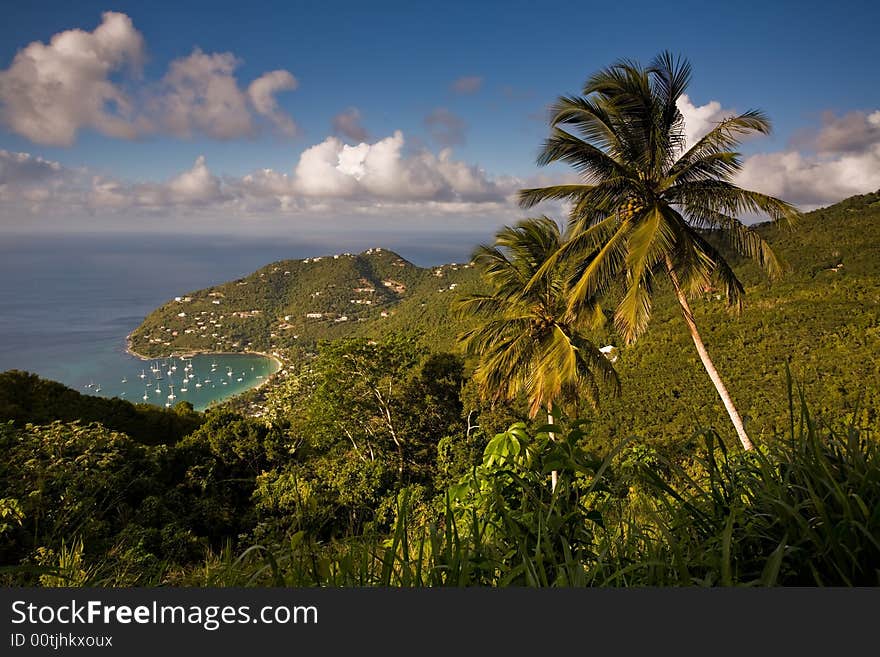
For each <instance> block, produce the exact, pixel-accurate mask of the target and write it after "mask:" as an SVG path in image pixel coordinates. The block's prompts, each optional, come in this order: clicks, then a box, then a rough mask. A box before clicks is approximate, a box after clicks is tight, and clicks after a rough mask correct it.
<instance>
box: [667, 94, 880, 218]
mask: <svg viewBox="0 0 880 657" xmlns="http://www.w3.org/2000/svg"><path fill="white" fill-rule="evenodd" d="M678 109H679V111H681V113H682V115H684V119H685V134H686V137H687V145H688V146H690V145H692V144H693V143H694V142H695V141H696V140H697V139H699V138H700V137H702V136H703V135H704V134H706V133H707V132H708V131H709V130H711V129H712V127H714V126H715V124H717V123H718V122H719V121H721V120H723V119H724V118H726V117H729V116H732V115H733V114H734V112H733V111H732V110H729V109H725V108H723V107H722V105H721V103H720V102H718V101H716V100H713V101H710V102H708V103H706V104H704V105H694V103H693V102H692V101H691V99H690V98H689V97H688V96H687V95H683V96H681V98H679V100H678ZM736 183H737V184H738V185H740V186H742V187H745V188H747V189H752V190H755V191H758V192H762V193H764V194H770V195H772V196H776V197H779V198H782V199H784V200H786V201H789V202H790V203H794V204H795V205H797V206H798V207H799V208H801V209H802V210H810V209H813V208H816V207H820V206H823V205H829V204H831V203H835V202H837V201H840V200H841V199H844V198H846V197H848V196H852V195H854V194H864V193H866V192H872V191H875V190H877V189H878V188H880V110H874V111H871V112H849V113H848V114H845V115H843V116H837V115H835V114H834V113H831V112H828V113H825V114H824V115H823V117H822V125H821V126H820V127H819V128H817V129H811V130H808V131H804V132H802V133H801V134H799V135H798V136H797V138H796V139H795V140H794V143H793V144H792V146H791V147H789V148H787V149H786V150H784V151H776V152H770V153H758V154H755V155H751V156H749V157H746V158H745V159H744V161H743V168H742V171H741V172H740V173H739V174H738V175H737V176H736Z"/></svg>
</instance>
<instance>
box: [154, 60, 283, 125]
mask: <svg viewBox="0 0 880 657" xmlns="http://www.w3.org/2000/svg"><path fill="white" fill-rule="evenodd" d="M239 64H240V61H239V60H238V59H237V58H236V57H235V55H233V54H232V53H228V52H226V53H213V54H207V53H204V52H202V51H201V50H200V49H198V48H196V49H195V50H194V51H193V52H192V54H191V55H189V56H188V57H183V58H180V59H176V60H174V61H173V62H171V65H170V66H169V69H168V73H167V74H166V75H165V77H164V79H163V80H162V88H161V91H160V92H159V93H158V94H157V95H156V96H155V98H154V100H153V109H154V111H155V112H156V114H157V116H158V117H159V118H160V120H161V121H162V123H163V124H164V125H165V126H166V127H167V129H168V130H169V131H170V132H171V133H173V134H176V135H178V136H183V137H189V136H191V135H192V134H193V133H194V132H202V133H204V134H206V135H208V136H210V137H214V138H216V139H233V138H236V137H244V136H249V135H252V134H253V133H254V130H255V127H254V122H253V115H252V113H251V108H253V110H254V111H256V112H257V114H260V115H262V116H264V117H266V118H267V119H268V120H269V121H271V122H272V123H273V124H274V125H275V127H276V128H277V129H278V130H279V131H280V132H281V133H282V134H285V135H287V136H292V135H294V134H296V124H295V123H294V122H293V119H291V118H290V117H289V116H288V115H287V114H285V113H284V112H283V111H282V110H281V109H280V108H279V106H278V101H277V99H276V98H275V95H276V94H277V93H278V92H281V91H287V90H292V89H296V87H297V81H296V78H294V77H293V75H291V74H290V73H289V72H288V71H283V70H278V71H271V72H269V73H265V74H263V75H261V76H260V77H259V78H257V79H256V80H254V81H253V82H251V84H250V86H249V87H248V89H247V91H246V92H245V91H244V90H242V89H241V88H240V87H239V85H238V80H237V79H236V77H235V69H236V68H238V66H239Z"/></svg>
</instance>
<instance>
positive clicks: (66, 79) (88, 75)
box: [0, 11, 144, 146]
mask: <svg viewBox="0 0 880 657" xmlns="http://www.w3.org/2000/svg"><path fill="white" fill-rule="evenodd" d="M143 52H144V41H143V37H142V36H141V34H140V32H138V31H137V30H136V29H135V28H134V26H133V24H132V22H131V19H130V18H129V17H128V16H126V15H125V14H120V13H117V12H110V11H108V12H105V13H104V14H103V15H102V21H101V24H100V25H99V26H98V27H97V28H95V30H94V31H92V32H86V31H84V30H67V31H64V32H59V33H58V34H56V35H55V36H53V37H52V39H51V40H50V42H49V44H48V45H47V44H44V43H41V42H38V41H34V42H33V43H31V44H29V45H28V46H26V47H25V48H24V49H22V50H21V51H19V52H18V54H16V56H15V58H14V59H13V60H12V64H11V66H10V67H9V68H8V69H6V70H4V71H0V105H2V108H0V118H2V121H3V123H5V124H6V125H7V126H9V128H10V129H11V130H13V131H14V132H16V133H18V134H20V135H22V136H24V137H27V138H28V139H30V140H31V141H33V142H36V143H39V144H53V145H60V146H69V145H70V144H72V143H73V142H74V141H75V139H76V135H77V133H78V131H79V130H80V129H82V128H85V127H89V128H93V129H94V130H97V131H98V132H100V133H102V134H104V135H108V136H110V137H120V138H123V139H131V138H133V137H135V136H136V135H137V134H138V133H139V132H140V131H141V130H142V129H143V125H142V123H141V122H139V121H138V119H136V118H134V117H133V116H132V115H133V106H132V101H131V99H130V98H129V97H128V95H127V94H125V93H124V92H123V90H122V89H121V87H119V86H118V85H117V84H115V83H114V82H113V81H111V79H110V76H111V74H112V73H114V72H117V71H119V70H120V69H123V68H125V67H126V66H128V67H129V68H130V70H132V71H134V72H137V71H138V70H139V68H140V65H141V61H142V58H143Z"/></svg>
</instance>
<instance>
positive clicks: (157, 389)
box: [156, 383, 162, 395]
mask: <svg viewBox="0 0 880 657" xmlns="http://www.w3.org/2000/svg"><path fill="white" fill-rule="evenodd" d="M160 392H162V388H160V387H159V384H158V383H157V384H156V394H157V395H158V394H159V393H160Z"/></svg>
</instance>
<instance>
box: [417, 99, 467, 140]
mask: <svg viewBox="0 0 880 657" xmlns="http://www.w3.org/2000/svg"><path fill="white" fill-rule="evenodd" d="M424 124H425V129H426V130H427V131H428V134H430V135H431V137H432V138H433V139H434V141H436V142H437V143H438V144H440V145H441V146H455V145H457V144H463V143H464V141H465V139H464V133H465V130H466V129H467V125H466V124H465V122H464V120H463V119H462V118H461V117H460V116H457V115H456V114H453V113H452V112H450V111H449V110H448V109H446V108H444V107H438V108H437V109H435V110H434V111H432V112H431V113H430V114H428V116H426V117H425V121H424Z"/></svg>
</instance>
